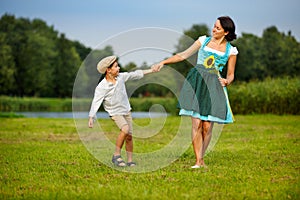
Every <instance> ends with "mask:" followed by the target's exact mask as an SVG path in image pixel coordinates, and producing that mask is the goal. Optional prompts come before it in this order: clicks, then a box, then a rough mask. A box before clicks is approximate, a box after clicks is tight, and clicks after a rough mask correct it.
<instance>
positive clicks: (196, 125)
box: [192, 117, 203, 166]
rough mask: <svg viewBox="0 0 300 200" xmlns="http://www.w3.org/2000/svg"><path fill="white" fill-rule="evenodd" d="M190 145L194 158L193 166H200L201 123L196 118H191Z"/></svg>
mask: <svg viewBox="0 0 300 200" xmlns="http://www.w3.org/2000/svg"><path fill="white" fill-rule="evenodd" d="M192 144H193V148H194V153H195V157H196V163H195V166H196V165H197V166H200V164H201V163H200V161H201V160H200V159H201V151H200V150H201V148H202V145H203V138H202V122H201V120H200V119H198V118H193V117H192Z"/></svg>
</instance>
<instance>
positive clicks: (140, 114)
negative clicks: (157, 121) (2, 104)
mask: <svg viewBox="0 0 300 200" xmlns="http://www.w3.org/2000/svg"><path fill="white" fill-rule="evenodd" d="M15 113H16V114H17V115H23V116H24V117H28V118H76V119H84V118H88V114H89V113H88V112H15ZM167 115H168V114H167V113H160V112H132V117H133V118H156V117H166V116H167ZM97 118H100V119H106V118H109V115H108V114H107V113H106V112H97Z"/></svg>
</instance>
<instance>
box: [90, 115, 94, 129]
mask: <svg viewBox="0 0 300 200" xmlns="http://www.w3.org/2000/svg"><path fill="white" fill-rule="evenodd" d="M93 126H94V118H93V117H90V118H89V128H93Z"/></svg>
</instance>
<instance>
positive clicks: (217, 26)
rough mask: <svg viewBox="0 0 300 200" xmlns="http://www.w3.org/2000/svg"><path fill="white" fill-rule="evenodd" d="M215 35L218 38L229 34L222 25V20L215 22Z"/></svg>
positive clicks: (213, 31) (213, 30)
mask: <svg viewBox="0 0 300 200" xmlns="http://www.w3.org/2000/svg"><path fill="white" fill-rule="evenodd" d="M212 34H213V37H214V38H216V39H220V38H222V37H224V36H225V35H227V34H228V32H225V30H224V29H223V27H222V26H221V23H220V20H217V21H216V22H215V24H214V27H213V29H212Z"/></svg>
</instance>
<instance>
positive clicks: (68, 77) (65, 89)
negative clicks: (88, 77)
mask: <svg viewBox="0 0 300 200" xmlns="http://www.w3.org/2000/svg"><path fill="white" fill-rule="evenodd" d="M57 49H58V55H57V62H56V65H55V66H53V67H54V74H53V77H54V78H53V80H54V82H53V83H52V84H53V85H54V90H55V92H56V94H55V96H57V97H70V96H72V90H73V84H74V81H75V78H76V73H77V71H78V69H79V67H80V63H81V60H80V56H79V55H78V53H77V51H76V49H75V47H74V46H72V43H71V42H70V41H69V40H68V39H66V38H65V35H64V34H61V35H60V37H59V39H58V41H57Z"/></svg>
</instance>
